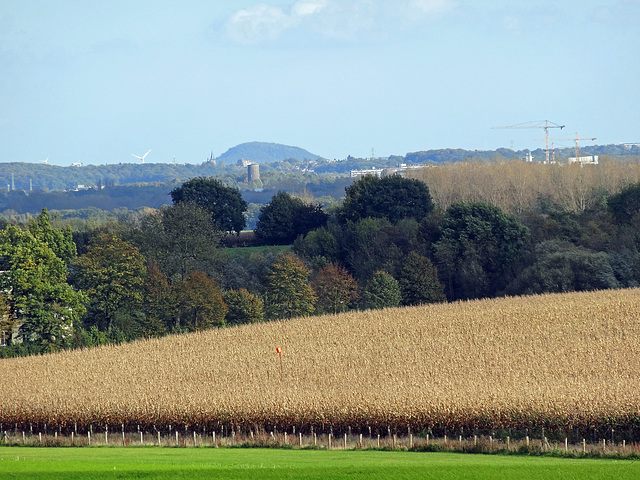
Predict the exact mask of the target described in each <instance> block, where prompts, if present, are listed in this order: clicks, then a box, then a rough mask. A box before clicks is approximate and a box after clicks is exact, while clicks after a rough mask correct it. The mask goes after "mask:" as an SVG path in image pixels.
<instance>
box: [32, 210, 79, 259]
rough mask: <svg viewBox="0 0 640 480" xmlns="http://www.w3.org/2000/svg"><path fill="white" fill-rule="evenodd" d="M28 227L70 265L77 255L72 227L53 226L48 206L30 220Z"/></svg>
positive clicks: (38, 238)
mask: <svg viewBox="0 0 640 480" xmlns="http://www.w3.org/2000/svg"><path fill="white" fill-rule="evenodd" d="M27 228H28V230H29V231H30V232H31V234H32V235H33V236H34V237H35V238H36V239H37V240H39V241H41V242H43V243H46V244H47V246H48V247H49V248H50V249H51V250H53V253H55V255H56V256H57V257H58V258H60V259H61V260H62V261H63V262H64V263H65V265H69V264H70V263H71V262H72V261H73V259H74V258H75V257H76V245H75V243H73V236H72V233H71V228H69V226H67V227H66V228H64V229H63V230H60V229H58V228H53V227H52V226H51V217H50V216H49V212H48V211H47V209H46V208H43V209H42V210H41V212H40V214H39V215H38V216H37V217H36V218H35V219H34V220H31V221H29V223H28V225H27Z"/></svg>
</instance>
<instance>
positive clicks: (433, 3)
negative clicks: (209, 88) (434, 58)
mask: <svg viewBox="0 0 640 480" xmlns="http://www.w3.org/2000/svg"><path fill="white" fill-rule="evenodd" d="M457 5H458V4H457V2H455V1H454V0H398V1H397V2H394V3H393V4H390V3H387V1H386V0H352V1H343V0H298V1H297V2H295V3H293V4H292V5H291V8H290V9H289V11H288V13H287V11H286V9H282V8H279V7H275V6H271V5H268V4H259V5H255V6H253V7H249V8H246V9H243V10H239V11H237V12H236V13H235V14H233V15H232V17H231V18H230V19H229V21H228V22H227V34H228V36H229V38H230V39H231V40H233V41H234V42H237V43H244V44H251V43H260V42H262V41H270V40H275V39H277V38H279V37H280V36H281V35H282V34H284V33H285V32H287V31H293V30H296V31H298V32H299V33H301V34H303V35H308V34H309V33H310V32H311V33H315V34H317V35H319V36H320V37H322V38H326V39H339V40H350V41H354V40H358V39H362V38H385V37H387V36H388V35H389V34H390V33H391V32H393V31H394V30H398V29H403V28H406V27H407V25H409V26H410V27H412V26H416V25H418V24H420V23H422V22H424V21H430V20H432V19H434V18H438V17H440V16H442V15H445V14H447V13H449V12H451V11H453V10H455V9H456V7H457Z"/></svg>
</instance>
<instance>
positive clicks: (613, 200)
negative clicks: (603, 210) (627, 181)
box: [607, 183, 640, 225]
mask: <svg viewBox="0 0 640 480" xmlns="http://www.w3.org/2000/svg"><path fill="white" fill-rule="evenodd" d="M607 205H608V207H609V210H610V211H611V213H612V214H613V216H614V217H615V219H616V222H617V223H618V224H619V225H624V224H630V223H631V221H632V220H633V219H634V218H635V217H637V216H638V214H639V213H640V183H634V184H633V185H629V186H628V187H626V188H624V189H622V190H621V191H620V192H619V193H617V194H615V195H611V197H609V199H608V200H607Z"/></svg>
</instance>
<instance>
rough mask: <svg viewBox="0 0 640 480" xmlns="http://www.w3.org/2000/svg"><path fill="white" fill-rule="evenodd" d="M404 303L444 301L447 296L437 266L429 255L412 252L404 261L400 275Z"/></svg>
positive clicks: (419, 303)
mask: <svg viewBox="0 0 640 480" xmlns="http://www.w3.org/2000/svg"><path fill="white" fill-rule="evenodd" d="M398 284H399V285H400V291H401V292H402V303H403V304H404V305H422V304H425V303H438V302H444V301H445V300H446V297H445V295H444V290H443V287H442V284H441V283H440V281H439V280H438V272H437V270H436V267H435V266H434V265H433V263H431V260H429V259H428V258H427V257H423V256H422V255H420V254H419V253H416V252H411V253H409V255H407V257H406V258H405V259H404V260H403V262H402V267H401V268H400V273H399V276H398Z"/></svg>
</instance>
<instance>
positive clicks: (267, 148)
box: [218, 142, 319, 164]
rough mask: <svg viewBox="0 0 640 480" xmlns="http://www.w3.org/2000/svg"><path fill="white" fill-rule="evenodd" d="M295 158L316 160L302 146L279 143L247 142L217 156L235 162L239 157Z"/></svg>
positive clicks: (266, 160)
mask: <svg viewBox="0 0 640 480" xmlns="http://www.w3.org/2000/svg"><path fill="white" fill-rule="evenodd" d="M290 158H295V159H297V160H316V159H317V158H319V157H318V155H315V154H313V153H311V152H308V151H307V150H304V149H303V148H299V147H291V146H288V145H282V144H280V143H268V142H248V143H241V144H240V145H236V146H235V147H232V148H230V149H229V150H227V151H226V152H224V153H223V154H222V155H220V156H219V157H218V161H222V162H224V163H226V164H229V163H230V164H235V163H236V162H237V161H238V160H240V159H245V160H247V161H249V162H255V163H273V162H280V161H283V160H288V159H290Z"/></svg>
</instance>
